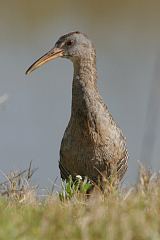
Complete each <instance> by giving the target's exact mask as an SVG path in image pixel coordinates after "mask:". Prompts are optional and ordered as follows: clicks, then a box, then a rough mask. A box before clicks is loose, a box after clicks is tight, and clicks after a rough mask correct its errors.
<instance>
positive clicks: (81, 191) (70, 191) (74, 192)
mask: <svg viewBox="0 0 160 240" xmlns="http://www.w3.org/2000/svg"><path fill="white" fill-rule="evenodd" d="M92 186H93V185H92V183H91V182H90V181H89V180H88V179H87V177H86V178H85V179H84V180H82V177H81V176H80V175H77V176H76V180H75V181H74V180H73V179H72V176H69V179H68V180H67V181H62V190H61V192H59V199H60V200H61V201H65V200H70V199H71V198H73V197H76V198H77V197H79V196H80V195H81V196H85V195H87V193H88V191H89V190H90V189H91V188H92Z"/></svg>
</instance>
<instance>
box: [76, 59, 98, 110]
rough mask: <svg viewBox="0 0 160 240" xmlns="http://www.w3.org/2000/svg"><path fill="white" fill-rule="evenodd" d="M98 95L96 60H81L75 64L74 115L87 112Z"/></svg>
mask: <svg viewBox="0 0 160 240" xmlns="http://www.w3.org/2000/svg"><path fill="white" fill-rule="evenodd" d="M95 94H97V71H96V59H95V58H92V60H91V59H81V60H80V61H78V62H76V63H74V76H73V85H72V115H74V114H76V113H77V112H78V113H80V112H81V111H85V112H87V111H88V109H89V107H90V106H89V104H92V99H93V98H94V96H95Z"/></svg>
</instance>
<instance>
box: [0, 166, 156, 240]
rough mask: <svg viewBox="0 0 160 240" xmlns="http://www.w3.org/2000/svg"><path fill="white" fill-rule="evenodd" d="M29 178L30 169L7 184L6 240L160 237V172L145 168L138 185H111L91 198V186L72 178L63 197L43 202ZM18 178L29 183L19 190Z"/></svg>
mask: <svg viewBox="0 0 160 240" xmlns="http://www.w3.org/2000/svg"><path fill="white" fill-rule="evenodd" d="M30 173H31V167H30ZM24 175H25V176H24ZM16 176H18V174H17V175H16ZM27 176H28V171H26V172H25V173H23V174H19V176H18V177H17V178H16V177H15V176H14V178H13V176H12V178H11V177H8V176H7V178H8V181H7V182H6V183H4V184H3V185H5V184H8V187H6V189H5V187H4V186H3V189H5V192H6V191H8V193H6V194H2V195H3V196H1V198H0V239H1V240H6V239H9V240H10V239H11V240H14V239H16V240H19V239H20V240H31V239H32V240H33V239H34V240H41V239H44V240H54V239H58V240H59V239H60V240H63V239H65V240H77V239H83V240H98V239H102V240H103V239H105V240H117V239H118V240H121V239H125V240H159V239H160V176H159V174H158V173H157V174H151V172H149V171H147V170H145V169H144V168H141V171H140V176H139V181H138V183H137V185H136V186H134V187H131V188H129V189H115V188H113V189H112V188H111V187H110V191H107V192H105V193H103V194H102V193H100V192H99V191H98V190H96V191H95V192H94V193H93V194H91V196H90V197H86V187H84V188H83V187H82V189H81V186H83V183H82V182H80V180H77V182H76V183H73V182H72V181H71V179H70V183H69V182H67V183H66V184H63V187H62V192H61V193H57V194H53V195H49V196H48V197H47V198H46V199H45V200H43V201H40V200H38V199H37V197H36V188H33V187H31V186H30V183H29V181H30V178H29V179H28V180H27ZM18 178H20V179H23V181H22V180H21V184H17V185H16V183H14V184H13V185H14V191H13V189H12V182H13V181H14V182H16V181H17V180H16V179H18ZM18 181H20V180H18ZM86 183H87V184H88V182H87V181H86ZM67 184H68V185H67ZM23 185H24V186H23ZM15 186H16V187H15ZM22 186H23V187H22ZM9 187H10V188H9ZM22 190H23V191H22ZM67 191H68V192H67ZM1 193H4V190H1ZM12 194H13V195H12ZM17 195H18V196H17Z"/></svg>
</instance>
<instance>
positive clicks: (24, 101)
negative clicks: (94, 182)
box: [0, 0, 160, 187]
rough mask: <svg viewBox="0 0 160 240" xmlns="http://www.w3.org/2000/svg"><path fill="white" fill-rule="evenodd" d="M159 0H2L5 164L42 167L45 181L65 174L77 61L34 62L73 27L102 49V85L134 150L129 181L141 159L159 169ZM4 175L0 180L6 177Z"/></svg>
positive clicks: (0, 86) (39, 179)
mask: <svg viewBox="0 0 160 240" xmlns="http://www.w3.org/2000/svg"><path fill="white" fill-rule="evenodd" d="M159 13H160V2H159V1H158V0H157V1H156V0H153V1H151V0H149V1H145V0H140V1H138V0H135V1H129V0H121V1H115V0H112V1H108V0H107V1H104V0H101V1H93V0H85V1H84V0H82V1H73V0H70V1H63V0H61V1H60V0H59V1H58V0H52V1H49V0H48V1H42V0H35V1H31V0H21V1H20V0H14V1H9V0H7V1H0V33H1V36H0V73H1V76H0V103H1V104H0V169H1V171H3V172H5V173H8V172H9V171H10V170H13V169H17V170H18V169H25V168H26V167H27V166H28V165H29V162H30V160H32V161H33V166H34V167H38V171H37V172H36V174H35V176H34V181H35V182H36V184H39V185H40V186H41V187H44V186H48V185H49V184H50V180H54V179H55V178H56V177H57V176H58V177H59V170H58V160H59V148H60V142H61V139H62V136H63V132H64V130H65V127H66V125H67V123H68V120H69V117H70V108H71V84H72V74H73V67H72V64H71V63H70V62H69V61H67V60H65V59H58V60H56V61H54V62H50V63H48V64H47V65H45V66H43V67H42V68H40V69H38V70H37V71H35V72H34V73H33V74H31V75H29V76H25V70H26V69H27V68H28V67H29V65H30V64H31V63H32V62H33V61H34V60H36V59H37V58H39V57H40V56H41V55H43V54H44V53H45V52H46V51H48V50H50V48H51V47H53V45H54V43H55V42H56V40H57V39H58V38H59V36H61V35H63V34H65V33H67V32H70V31H74V30H79V31H82V32H85V33H87V34H88V36H89V37H90V38H91V39H92V41H93V42H94V44H95V46H96V49H97V69H98V77H99V79H98V86H99V89H100V93H101V95H102V96H103V99H104V101H105V102H106V103H107V105H108V107H109V109H110V111H111V112H112V114H113V116H114V118H115V119H116V121H117V122H118V123H119V125H120V126H121V128H122V129H123V131H124V133H125V135H126V137H127V144H128V149H129V155H130V160H129V170H128V173H127V174H126V177H125V182H126V183H127V184H132V183H134V182H135V181H136V178H137V171H138V161H140V162H142V163H143V164H145V165H146V166H148V167H151V168H152V169H153V170H157V171H158V170H159V169H160V157H159V153H160V134H159V132H160V121H159V118H160V110H159V105H160V104H159V103H160V30H159V24H160V14H159ZM3 178H4V177H3V175H2V174H1V175H0V180H1V179H3Z"/></svg>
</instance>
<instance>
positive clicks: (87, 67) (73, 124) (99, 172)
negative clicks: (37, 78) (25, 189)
mask: <svg viewBox="0 0 160 240" xmlns="http://www.w3.org/2000/svg"><path fill="white" fill-rule="evenodd" d="M59 56H60V57H65V58H68V59H70V60H71V61H72V62H73V66H74V75H73V84H72V108H71V118H70V121H69V123H68V126H67V128H66V130H65V133H64V136H63V139H62V143H61V148H60V161H59V168H60V172H61V177H62V179H67V178H68V177H69V175H71V176H72V177H73V178H75V177H76V175H81V176H82V177H85V176H87V177H88V178H89V179H91V180H93V181H94V182H96V183H97V182H98V181H99V180H100V181H101V182H102V183H103V179H104V178H106V179H108V178H109V177H110V176H112V175H113V174H115V175H116V176H117V179H118V181H120V180H121V179H122V177H123V176H124V174H125V172H126V170H127V159H128V154H127V149H126V141H125V138H124V137H123V134H122V131H121V129H120V128H119V127H118V126H117V124H116V123H115V121H114V120H113V118H112V116H111V114H110V112H109V111H108V108H107V106H106V105H105V104H104V103H103V100H102V98H101V96H100V94H99V91H98V89H97V74H96V53H95V48H94V46H93V44H92V42H91V41H90V40H89V39H88V37H87V36H86V35H85V34H83V33H80V32H71V33H69V34H66V35H64V36H62V37H60V39H59V40H58V41H57V43H56V44H55V47H54V48H53V49H51V50H50V51H49V52H48V53H47V54H45V55H44V56H43V57H41V58H40V59H38V60H37V61H36V62H35V63H34V64H32V66H31V67H30V68H29V69H28V70H27V72H26V73H28V72H31V71H33V70H34V69H36V68H37V67H39V66H41V65H42V64H43V63H45V62H47V61H49V60H51V59H54V58H56V57H59ZM98 179H99V180H98Z"/></svg>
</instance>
